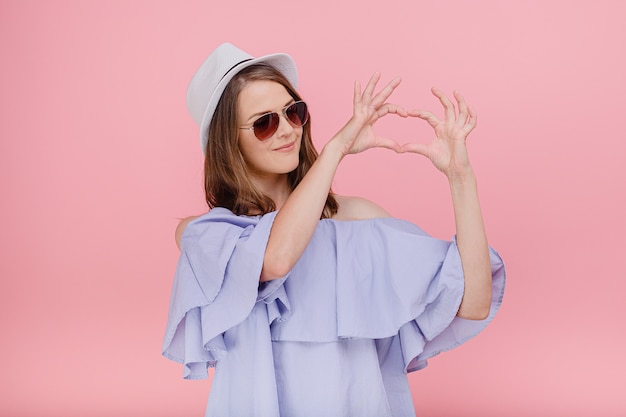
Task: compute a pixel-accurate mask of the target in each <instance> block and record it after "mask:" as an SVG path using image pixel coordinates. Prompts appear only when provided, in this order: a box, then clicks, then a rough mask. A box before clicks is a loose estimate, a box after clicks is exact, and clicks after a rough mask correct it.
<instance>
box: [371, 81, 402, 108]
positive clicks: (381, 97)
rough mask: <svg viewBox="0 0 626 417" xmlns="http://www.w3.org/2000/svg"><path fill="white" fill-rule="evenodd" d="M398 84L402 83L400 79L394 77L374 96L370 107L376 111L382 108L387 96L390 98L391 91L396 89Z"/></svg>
mask: <svg viewBox="0 0 626 417" xmlns="http://www.w3.org/2000/svg"><path fill="white" fill-rule="evenodd" d="M400 82H402V78H400V77H396V78H394V79H393V80H391V81H389V83H388V84H387V85H386V86H385V88H383V89H382V90H381V91H380V92H379V93H378V94H376V96H375V97H374V99H373V100H372V107H374V108H375V109H377V108H378V107H380V106H382V104H383V103H384V102H385V101H387V99H388V98H389V96H391V93H393V90H395V89H396V87H398V86H399V85H400Z"/></svg>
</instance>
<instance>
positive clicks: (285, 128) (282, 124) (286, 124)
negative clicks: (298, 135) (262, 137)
mask: <svg viewBox="0 0 626 417" xmlns="http://www.w3.org/2000/svg"><path fill="white" fill-rule="evenodd" d="M293 130H294V126H293V125H292V124H291V122H290V121H289V120H288V119H287V117H286V116H285V115H284V114H283V113H279V117H278V129H276V135H277V136H284V135H288V134H289V133H291V132H292V131H293Z"/></svg>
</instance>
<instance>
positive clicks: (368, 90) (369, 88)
mask: <svg viewBox="0 0 626 417" xmlns="http://www.w3.org/2000/svg"><path fill="white" fill-rule="evenodd" d="M378 80H380V72H378V71H376V72H375V73H374V74H372V76H371V78H370V80H369V81H368V82H367V85H366V86H365V91H363V98H364V99H365V100H366V101H370V99H371V98H372V94H374V89H375V88H376V84H377V83H378Z"/></svg>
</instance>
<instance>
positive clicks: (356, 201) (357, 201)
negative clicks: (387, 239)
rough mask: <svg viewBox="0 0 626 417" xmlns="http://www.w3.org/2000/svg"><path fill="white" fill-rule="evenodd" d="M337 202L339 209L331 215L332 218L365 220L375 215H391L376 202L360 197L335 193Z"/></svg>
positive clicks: (375, 216)
mask: <svg viewBox="0 0 626 417" xmlns="http://www.w3.org/2000/svg"><path fill="white" fill-rule="evenodd" d="M335 198H336V199H337V202H338V203H339V210H337V214H335V215H334V216H333V219H334V220H367V219H373V218H377V217H392V216H391V214H389V213H388V212H387V211H386V210H385V209H384V208H382V207H381V206H379V205H378V204H376V203H374V202H373V201H370V200H368V199H366V198H362V197H354V196H345V195H337V194H336V195H335Z"/></svg>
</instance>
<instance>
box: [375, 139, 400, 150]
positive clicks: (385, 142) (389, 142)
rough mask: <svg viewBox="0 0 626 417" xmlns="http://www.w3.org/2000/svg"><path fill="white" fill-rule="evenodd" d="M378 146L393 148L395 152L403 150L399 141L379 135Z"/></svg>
mask: <svg viewBox="0 0 626 417" xmlns="http://www.w3.org/2000/svg"><path fill="white" fill-rule="evenodd" d="M376 147H377V148H386V149H391V150H392V151H395V152H401V150H400V149H401V146H400V144H399V143H398V142H396V141H395V140H393V139H389V138H383V137H378V138H377V139H376Z"/></svg>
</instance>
